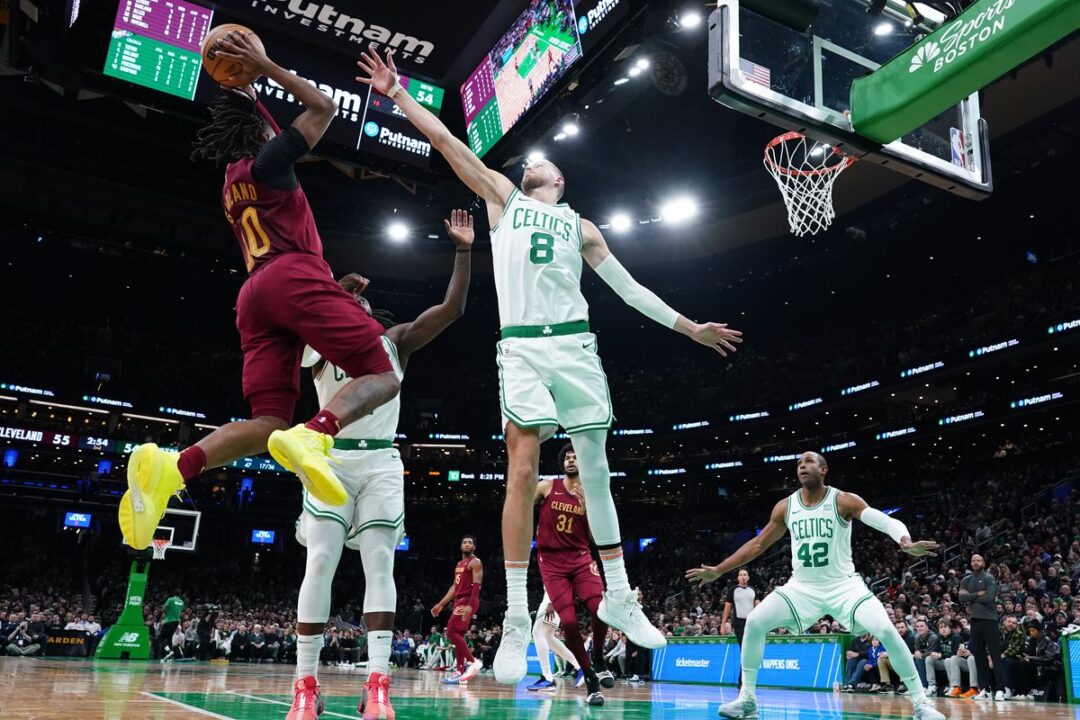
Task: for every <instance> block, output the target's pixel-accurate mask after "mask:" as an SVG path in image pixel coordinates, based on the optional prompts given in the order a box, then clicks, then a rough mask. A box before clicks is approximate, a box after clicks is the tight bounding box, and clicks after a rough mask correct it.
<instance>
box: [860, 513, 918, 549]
mask: <svg viewBox="0 0 1080 720" xmlns="http://www.w3.org/2000/svg"><path fill="white" fill-rule="evenodd" d="M859 519H860V520H862V521H863V522H864V523H866V524H867V525H868V526H870V527H872V528H874V529H875V530H877V531H879V532H883V533H885V534H886V535H888V536H889V537H891V538H892V539H893V540H894V541H895V542H896V543H898V544H899V542H900V539H901V538H903V537H910V534H909V533H908V529H907V526H906V525H904V523H902V522H900V521H899V520H897V519H896V518H891V517H889V516H888V515H886V514H885V513H883V512H881V511H880V510H878V509H877V508H872V507H868V508H866V509H865V510H863V511H862V515H860V516H859Z"/></svg>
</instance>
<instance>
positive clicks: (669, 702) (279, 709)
mask: <svg viewBox="0 0 1080 720" xmlns="http://www.w3.org/2000/svg"><path fill="white" fill-rule="evenodd" d="M365 677H366V673H365V672H363V671H361V670H340V669H337V668H323V669H322V670H321V671H320V682H321V683H322V686H323V697H324V698H325V700H326V712H325V713H324V714H323V716H322V717H323V718H325V719H327V720H330V719H333V718H347V719H348V720H356V719H357V714H356V701H357V697H358V692H359V688H360V685H361V684H362V682H363V680H364V678H365ZM528 682H531V679H530V680H528V681H526V683H522V684H521V685H520V686H518V687H506V686H503V685H498V684H497V683H496V682H495V680H494V679H493V678H492V677H491V676H490V675H482V676H481V677H479V678H477V679H476V680H474V681H473V682H472V683H471V684H470V685H469V686H467V687H450V686H444V685H441V684H440V683H439V676H438V675H437V674H436V673H432V672H422V671H417V670H404V671H398V672H396V673H394V684H393V692H394V707H395V709H396V710H397V716H398V718H400V719H401V720H414V719H415V720H429V719H430V720H464V719H465V718H493V719H496V718H497V719H498V720H688V719H690V718H694V719H695V720H697V719H705V718H709V719H711V718H715V717H716V708H717V706H718V705H719V703H720V702H721V701H727V700H730V699H731V698H733V697H734V694H735V690H734V689H733V688H716V687H704V686H695V685H677V684H665V683H657V684H649V685H643V686H627V685H623V684H621V683H619V684H617V685H616V686H615V687H614V688H613V689H611V690H608V691H606V692H605V695H606V696H607V704H606V705H604V706H603V707H589V706H587V705H585V696H584V693H583V690H575V689H574V688H572V687H570V686H569V684H568V683H564V684H562V685H560V687H559V688H558V689H557V690H556V691H555V692H553V693H545V694H537V693H530V692H527V691H526V690H525V685H526V684H527V683H528ZM291 683H292V666H288V665H246V664H233V665H225V666H219V665H210V664H205V663H192V664H183V663H181V664H170V665H162V664H159V663H156V662H153V663H148V662H118V661H104V662H94V661H90V660H37V659H33V658H0V718H2V720H31V719H33V720H38V719H42V720H43V719H45V718H65V719H67V718H78V719H80V720H81V719H82V718H93V719H95V720H96V719H97V718H103V719H105V720H120V719H121V718H124V719H125V720H126V719H130V720H135V719H138V720H179V719H180V718H191V719H192V720H205V718H225V719H227V720H255V719H256V718H258V719H260V720H261V719H262V718H274V719H275V720H281V719H282V718H284V717H285V713H286V711H287V710H288V707H289V704H290V703H291V702H292V695H291V691H290V687H291ZM759 703H760V704H759V708H760V717H761V720H826V719H830V720H831V719H833V718H836V719H840V718H843V719H845V720H870V719H871V718H875V719H876V718H889V719H894V718H895V719H897V720H899V719H902V718H909V717H911V705H910V703H908V701H907V700H906V699H905V698H903V697H895V696H864V695H839V694H833V693H831V692H801V691H790V690H769V689H763V690H761V691H760V694H759ZM936 703H937V707H938V708H939V709H940V710H941V711H942V712H944V713H945V714H946V715H948V716H949V717H950V718H953V719H954V720H990V719H991V718H994V719H997V718H1000V719H1002V720H1013V719H1014V718H1015V719H1017V720H1019V719H1020V718H1024V719H1025V720H1026V719H1028V718H1031V719H1034V718H1039V720H1065V718H1069V719H1070V720H1080V705H1078V706H1072V707H1069V706H1065V705H1050V704H1043V703H1033V702H1009V703H980V704H977V703H975V702H973V701H970V700H945V699H938V700H936Z"/></svg>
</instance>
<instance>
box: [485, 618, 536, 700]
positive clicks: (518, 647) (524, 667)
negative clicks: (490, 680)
mask: <svg viewBox="0 0 1080 720" xmlns="http://www.w3.org/2000/svg"><path fill="white" fill-rule="evenodd" d="M531 630H532V623H530V622H529V615H528V613H524V612H523V613H517V614H513V615H511V614H510V613H506V617H505V618H504V619H503V632H502V635H503V636H502V641H501V642H500V643H499V649H498V650H496V651H495V662H494V663H492V667H493V669H494V670H495V680H496V682H498V683H500V684H502V685H517V684H518V683H519V682H521V681H522V680H524V679H525V676H526V675H527V674H528V671H529V663H528V658H527V654H528V649H529V639H530V637H531V635H532V633H531Z"/></svg>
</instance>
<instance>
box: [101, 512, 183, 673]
mask: <svg viewBox="0 0 1080 720" xmlns="http://www.w3.org/2000/svg"><path fill="white" fill-rule="evenodd" d="M201 521H202V513H201V512H199V511H198V510H182V509H179V508H175V509H174V508H170V509H168V510H166V511H165V516H164V517H162V518H161V524H160V525H158V526H157V529H156V530H155V531H154V539H153V540H152V541H151V543H150V547H149V548H148V549H146V550H143V551H139V552H135V551H132V553H133V554H134V555H135V559H134V560H133V561H132V563H131V571H130V574H129V576H128V587H127V595H126V596H125V599H124V609H123V611H121V613H120V617H119V619H118V620H117V621H116V624H115V625H113V626H112V627H110V628H109V630H108V632H106V633H105V637H104V638H102V640H101V642H100V643H99V644H98V647H97V650H96V651H95V652H94V657H95V658H96V659H116V660H148V659H149V658H150V651H151V646H150V632H149V630H148V629H147V627H146V621H145V619H144V611H143V598H144V597H145V596H146V583H147V579H148V577H149V574H150V561H151V560H163V559H164V558H165V554H166V553H167V552H195V548H196V546H197V544H198V540H199V523H200V522H201ZM124 547H127V546H126V545H125V546H124Z"/></svg>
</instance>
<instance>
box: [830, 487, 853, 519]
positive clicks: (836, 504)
mask: <svg viewBox="0 0 1080 720" xmlns="http://www.w3.org/2000/svg"><path fill="white" fill-rule="evenodd" d="M833 490H836V488H833ZM839 500H840V491H839V490H836V496H835V497H834V498H833V511H834V512H835V513H836V520H837V522H839V523H840V524H841V525H843V526H844V527H846V528H848V527H851V521H850V520H845V519H844V516H843V515H841V514H840V503H839Z"/></svg>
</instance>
